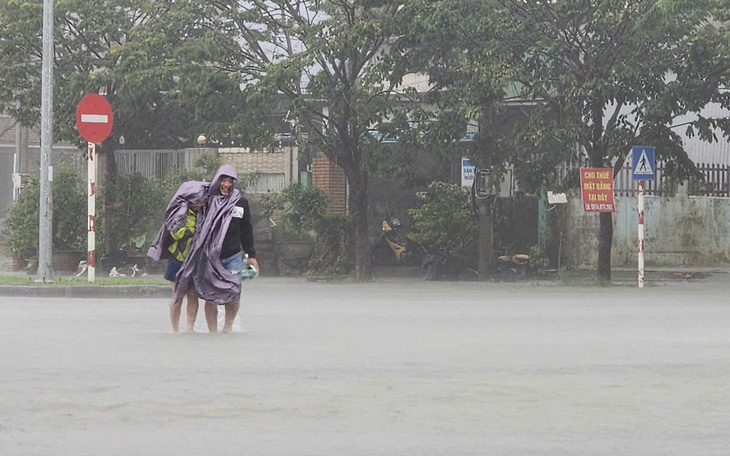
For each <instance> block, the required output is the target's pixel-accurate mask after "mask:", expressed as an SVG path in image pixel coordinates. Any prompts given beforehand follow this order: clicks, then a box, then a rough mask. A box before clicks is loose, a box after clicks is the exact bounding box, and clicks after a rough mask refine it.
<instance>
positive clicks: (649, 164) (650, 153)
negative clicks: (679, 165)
mask: <svg viewBox="0 0 730 456" xmlns="http://www.w3.org/2000/svg"><path fill="white" fill-rule="evenodd" d="M631 155H632V160H631V161H632V164H633V166H632V175H633V178H634V180H654V148H653V147H644V146H634V147H633V148H632V150H631Z"/></svg>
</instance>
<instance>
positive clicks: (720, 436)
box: [0, 276, 730, 456]
mask: <svg viewBox="0 0 730 456" xmlns="http://www.w3.org/2000/svg"><path fill="white" fill-rule="evenodd" d="M725 278H726V277H725V276H721V277H711V278H709V279H704V280H701V281H696V282H679V283H675V282H670V283H660V284H658V286H652V287H648V288H645V289H643V290H637V289H636V288H633V287H611V288H563V287H556V286H545V285H542V286H537V285H535V284H529V283H521V284H495V283H457V282H455V283H424V282H420V281H415V280H389V281H382V282H375V283H371V284H363V285H358V284H326V283H309V282H305V281H299V280H286V279H273V278H272V279H269V278H262V279H257V280H256V281H252V282H250V283H246V284H245V285H246V286H245V289H244V293H245V294H246V296H245V299H244V302H242V305H241V312H240V316H241V323H240V324H239V325H238V328H237V329H238V331H237V332H236V333H234V334H215V335H210V334H208V333H206V332H205V331H204V317H203V314H202V307H201V311H200V313H199V316H198V322H197V324H196V333H194V334H173V333H171V331H170V329H169V321H168V314H167V312H168V308H167V301H166V300H165V299H126V300H121V299H68V298H66V299H51V298H31V297H27V298H10V297H2V298H0V311H1V314H2V318H0V454H2V455H4V456H11V455H59V456H60V455H64V456H72V455H73V456H76V455H98V454H103V455H120V456H122V455H124V456H127V455H164V454H211V455H212V454H215V455H241V454H255V455H286V454H291V455H389V454H390V455H396V454H397V455H486V454H499V455H524V454H531V455H538V454H539V455H543V454H544V455H553V454H554V455H616V454H630V455H647V454H663V455H690V454H696V455H699V454H702V455H720V454H726V453H727V448H728V446H730V436H728V433H727V429H728V428H730V388H728V378H730V331H728V328H729V327H730V305H729V304H728V299H727V296H728V294H729V293H730V284H728V283H727V281H726V280H725ZM183 315H184V312H183Z"/></svg>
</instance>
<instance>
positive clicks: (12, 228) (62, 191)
mask: <svg viewBox="0 0 730 456" xmlns="http://www.w3.org/2000/svg"><path fill="white" fill-rule="evenodd" d="M52 191H53V236H52V243H53V249H54V250H56V251H58V250H84V249H85V248H86V233H87V221H86V216H87V204H86V203H87V196H86V189H85V188H84V182H83V180H82V179H81V178H80V177H79V175H78V174H76V172H75V171H74V170H73V169H71V168H58V169H57V170H56V172H55V173H54V179H53V183H52ZM39 205H40V182H39V180H38V179H37V178H36V177H35V176H31V177H30V180H29V181H28V184H27V185H26V187H25V188H24V189H23V191H22V192H21V193H20V196H19V197H18V199H17V200H16V202H15V204H13V206H12V207H11V208H10V214H9V216H8V218H7V219H6V220H5V222H4V227H5V235H6V236H7V241H6V245H7V247H8V251H9V253H10V254H11V255H12V256H13V257H16V258H21V259H26V260H27V259H30V258H33V257H35V256H37V255H38V224H39V220H40V218H39V215H38V209H39Z"/></svg>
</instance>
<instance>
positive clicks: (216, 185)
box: [208, 164, 238, 195]
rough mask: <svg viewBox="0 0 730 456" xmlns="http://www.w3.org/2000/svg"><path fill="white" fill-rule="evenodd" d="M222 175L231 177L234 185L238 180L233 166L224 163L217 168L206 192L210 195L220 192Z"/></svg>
mask: <svg viewBox="0 0 730 456" xmlns="http://www.w3.org/2000/svg"><path fill="white" fill-rule="evenodd" d="M223 176H229V177H232V178H233V185H234V186H235V185H236V182H237V181H238V173H236V168H234V167H233V165H229V164H226V165H223V166H221V167H220V168H218V171H217V172H216V173H215V177H213V181H212V182H211V183H210V190H208V193H210V194H211V195H220V194H221V189H220V187H221V177H223ZM231 190H232V189H231Z"/></svg>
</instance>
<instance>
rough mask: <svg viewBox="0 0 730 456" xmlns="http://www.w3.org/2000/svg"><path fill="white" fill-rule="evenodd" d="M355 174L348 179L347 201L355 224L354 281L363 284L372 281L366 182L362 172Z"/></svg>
mask: <svg viewBox="0 0 730 456" xmlns="http://www.w3.org/2000/svg"><path fill="white" fill-rule="evenodd" d="M357 174H358V175H357V176H353V177H352V178H350V182H349V184H350V185H349V195H348V199H349V202H350V212H351V214H352V219H353V222H354V224H355V230H354V232H355V279H356V280H358V281H361V282H364V281H368V280H370V279H372V275H373V271H372V265H371V264H370V235H369V230H368V191H367V187H368V184H367V182H368V181H367V174H366V173H365V172H364V171H361V170H358V171H357Z"/></svg>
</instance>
